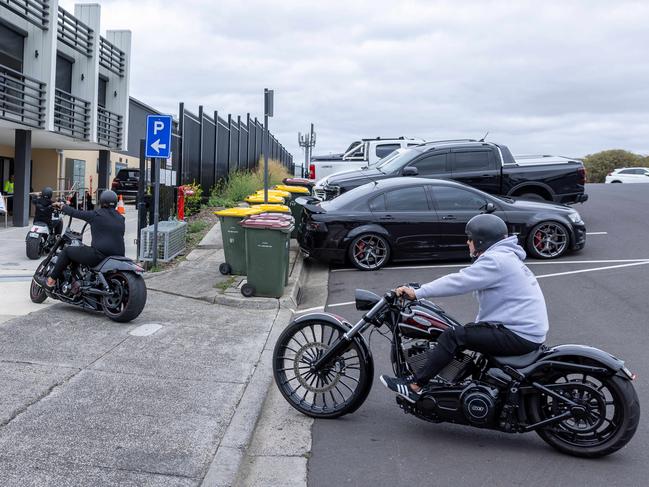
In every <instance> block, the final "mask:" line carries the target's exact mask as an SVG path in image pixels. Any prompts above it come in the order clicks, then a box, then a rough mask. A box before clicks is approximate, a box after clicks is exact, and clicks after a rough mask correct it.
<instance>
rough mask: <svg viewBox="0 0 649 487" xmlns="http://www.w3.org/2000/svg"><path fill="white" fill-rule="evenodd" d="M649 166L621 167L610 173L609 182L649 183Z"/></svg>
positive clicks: (607, 178)
mask: <svg viewBox="0 0 649 487" xmlns="http://www.w3.org/2000/svg"><path fill="white" fill-rule="evenodd" d="M647 176H649V167H619V168H617V169H613V171H612V172H610V173H608V175H607V176H606V179H605V182H607V183H649V177H647Z"/></svg>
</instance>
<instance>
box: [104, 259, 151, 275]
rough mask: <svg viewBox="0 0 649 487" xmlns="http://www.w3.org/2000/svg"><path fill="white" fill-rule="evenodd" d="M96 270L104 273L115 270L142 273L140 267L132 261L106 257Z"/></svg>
mask: <svg viewBox="0 0 649 487" xmlns="http://www.w3.org/2000/svg"><path fill="white" fill-rule="evenodd" d="M97 271H98V272H101V273H102V274H106V273H107V272H115V271H125V272H134V273H136V274H142V268H141V267H140V266H138V265H137V264H135V262H133V261H127V260H117V259H111V258H108V259H107V260H106V261H105V262H104V263H103V264H102V265H101V267H100V268H99V269H97Z"/></svg>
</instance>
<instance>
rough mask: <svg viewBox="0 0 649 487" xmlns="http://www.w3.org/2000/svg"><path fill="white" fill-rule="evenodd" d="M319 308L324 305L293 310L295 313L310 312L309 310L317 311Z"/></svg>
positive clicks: (322, 307)
mask: <svg viewBox="0 0 649 487" xmlns="http://www.w3.org/2000/svg"><path fill="white" fill-rule="evenodd" d="M320 309H324V306H314V307H313V308H307V309H298V310H295V312H296V313H310V312H311V311H318V310H320Z"/></svg>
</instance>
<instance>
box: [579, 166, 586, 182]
mask: <svg viewBox="0 0 649 487" xmlns="http://www.w3.org/2000/svg"><path fill="white" fill-rule="evenodd" d="M577 174H578V175H579V181H578V183H579V184H586V168H585V167H580V168H579V169H577Z"/></svg>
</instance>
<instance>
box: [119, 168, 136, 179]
mask: <svg viewBox="0 0 649 487" xmlns="http://www.w3.org/2000/svg"><path fill="white" fill-rule="evenodd" d="M139 177H140V171H132V170H130V171H129V170H124V169H121V170H120V171H119V172H118V173H117V179H137V178H139Z"/></svg>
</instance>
